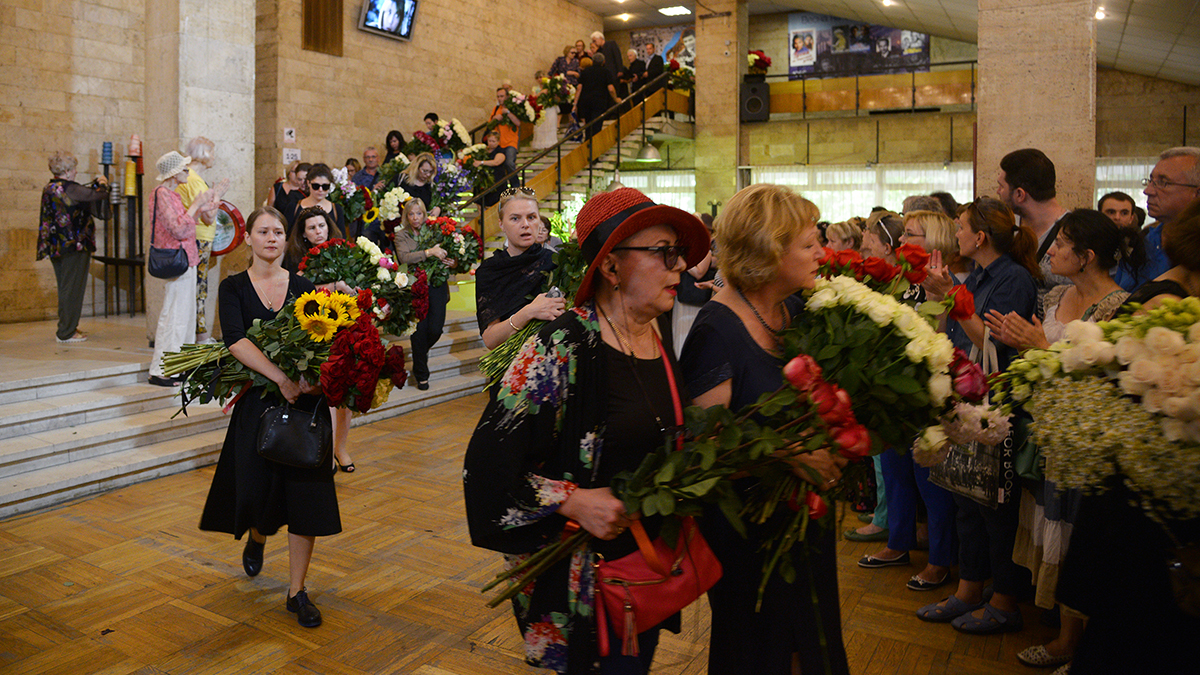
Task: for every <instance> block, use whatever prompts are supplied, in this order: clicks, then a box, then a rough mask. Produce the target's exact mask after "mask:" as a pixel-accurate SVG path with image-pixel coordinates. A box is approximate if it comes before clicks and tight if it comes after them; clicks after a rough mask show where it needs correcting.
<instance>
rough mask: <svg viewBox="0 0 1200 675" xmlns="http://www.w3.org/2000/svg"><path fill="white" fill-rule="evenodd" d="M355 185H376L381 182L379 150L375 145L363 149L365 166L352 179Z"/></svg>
mask: <svg viewBox="0 0 1200 675" xmlns="http://www.w3.org/2000/svg"><path fill="white" fill-rule="evenodd" d="M350 180H351V181H352V182H353V183H354V184H355V185H361V186H363V187H365V188H371V187H374V186H375V184H376V183H378V182H380V181H381V179H380V177H379V151H378V150H376V149H375V146H371V147H369V148H367V149H366V150H363V168H362V170H361V171H359V172H358V173H356V174H354V177H353V178H351V179H350Z"/></svg>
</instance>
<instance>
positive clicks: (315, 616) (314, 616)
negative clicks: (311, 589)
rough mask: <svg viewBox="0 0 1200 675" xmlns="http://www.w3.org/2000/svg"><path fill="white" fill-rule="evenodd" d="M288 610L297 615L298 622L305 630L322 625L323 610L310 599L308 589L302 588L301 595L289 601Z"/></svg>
mask: <svg viewBox="0 0 1200 675" xmlns="http://www.w3.org/2000/svg"><path fill="white" fill-rule="evenodd" d="M287 610H288V611H289V612H292V613H293V614H295V615H296V620H297V621H298V622H300V625H301V626H304V627H305V628H316V627H317V626H320V625H321V610H319V609H317V606H316V605H314V604H312V600H309V599H308V589H307V588H301V589H300V592H299V593H297V594H296V595H294V596H292V597H290V598H288V599H287Z"/></svg>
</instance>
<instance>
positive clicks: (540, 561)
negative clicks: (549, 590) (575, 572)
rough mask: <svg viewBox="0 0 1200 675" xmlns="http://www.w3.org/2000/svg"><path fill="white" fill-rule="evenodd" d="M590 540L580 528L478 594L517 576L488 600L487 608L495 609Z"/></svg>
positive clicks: (539, 551)
mask: <svg viewBox="0 0 1200 675" xmlns="http://www.w3.org/2000/svg"><path fill="white" fill-rule="evenodd" d="M591 538H592V534H591V533H590V532H588V531H587V530H584V529H582V528H581V529H580V530H579V531H578V532H576V533H575V534H572V535H571V536H570V537H567V538H566V539H564V540H563V541H560V542H558V543H557V544H552V545H550V546H547V547H545V548H542V549H540V550H538V551H536V552H535V553H534V554H533V555H531V556H529V557H528V558H527V559H525V560H524V561H522V562H521V564H520V565H517V566H516V567H513V568H512V569H509V570H505V571H504V572H501V573H500V574H498V575H497V578H496V579H494V580H493V581H492V582H491V583H489V584H488V585H487V586H484V587H483V589H481V590H480V592H481V593H486V592H487V591H489V590H491V589H493V588H495V587H496V586H497V585H499V584H500V583H501V582H503V581H504V580H506V579H516V578H517V577H518V576H519V577H520V578H519V579H518V580H517V581H515V582H513V583H512V584H510V585H509V586H508V587H507V588H505V589H504V590H503V591H502V592H500V593H499V594H498V595H496V597H494V598H492V599H491V600H489V601H488V603H487V606H488V607H496V606H498V605H499V604H500V603H502V602H504V601H505V600H509V599H512V598H513V597H515V596H516V595H517V594H518V593H520V592H521V591H522V590H523V589H524V588H525V587H526V586H528V585H529V584H530V583H531V582H533V580H534V579H537V578H538V577H539V576H541V574H542V573H543V572H545V571H546V570H548V569H550V567H552V566H553V565H554V564H555V563H557V562H559V561H560V560H562V559H564V558H566V557H567V556H570V555H571V554H572V553H574V552H575V551H576V549H579V548H581V547H582V546H583V545H584V544H585V543H587V541H588V540H590V539H591Z"/></svg>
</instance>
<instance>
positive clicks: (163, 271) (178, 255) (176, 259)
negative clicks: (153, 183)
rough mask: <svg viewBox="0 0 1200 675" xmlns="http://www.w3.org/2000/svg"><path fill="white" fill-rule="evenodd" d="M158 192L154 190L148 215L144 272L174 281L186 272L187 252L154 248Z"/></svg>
mask: <svg viewBox="0 0 1200 675" xmlns="http://www.w3.org/2000/svg"><path fill="white" fill-rule="evenodd" d="M157 221H158V190H157V189H155V190H154V208H153V210H152V211H151V215H150V255H148V256H147V257H146V271H147V272H149V273H150V276H152V277H154V278H156V279H174V278H176V277H179V276H182V275H183V273H184V272H186V271H187V270H188V257H187V251H185V250H183V247H182V246H180V247H179V248H155V247H154V231H155V230H156V229H158V222H157Z"/></svg>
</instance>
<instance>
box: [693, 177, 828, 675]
mask: <svg viewBox="0 0 1200 675" xmlns="http://www.w3.org/2000/svg"><path fill="white" fill-rule="evenodd" d="M819 218H820V211H819V210H818V209H817V207H816V206H815V205H814V204H813V203H812V202H810V201H808V200H807V199H805V198H803V197H801V196H800V195H798V194H796V193H794V192H792V191H791V190H790V189H788V188H786V187H783V186H779V185H765V184H763V185H752V186H750V187H748V188H745V189H744V190H742V191H740V192H738V193H737V194H736V195H734V196H733V198H732V199H730V200H729V203H728V204H727V205H726V206H725V210H724V211H722V212H721V214H720V215H719V216H717V219H716V222H715V223H714V232H715V234H716V240H717V251H718V253H719V254H720V257H721V263H720V266H721V274H722V275H724V277H725V284H726V285H725V287H724V288H722V289H720V290H719V291H717V293H716V295H715V296H714V297H713V299H712V300H711V301H710V302H709V303H708V304H706V305H705V306H704V308H703V309H701V310H700V314H699V315H698V316H697V317H696V321H695V323H694V324H693V325H692V330H691V333H689V334H688V339H687V343H686V344H685V345H684V347H683V356H682V357H681V358H680V362H679V364H680V368H681V370H682V371H683V376H684V379H685V380H686V382H687V389H688V391H690V392H691V393H692V396H693V397H694V401H695V403H696V404H697V405H699V406H701V407H710V406H714V405H722V406H726V407H727V408H729V409H730V410H739V409H741V408H742V407H744V406H746V405H747V404H750V403H753V402H755V401H756V400H757V399H758V397H759V395H761V394H763V393H766V392H770V391H774V390H776V389H778V388H779V386H780V385H781V383H782V381H783V379H782V378H783V376H782V368H783V345H782V344H781V342H780V335H779V333H780V331H782V330H783V329H784V328H786V327H787V326H788V325H789V324H790V323H791V319H792V317H793V316H795V315H796V313H797V312H799V311H801V309H802V307H803V301H802V300H800V299H798V298H797V297H796V295H795V294H796V293H797V292H798V291H801V290H804V289H809V288H813V287H814V286H815V285H816V279H817V269H818V267H819V264H818V260H819V259H820V258H821V256H822V248H821V245H820V243H819V236H818V230H817V220H818V219H819ZM796 461H797V463H798V465H797V468H796V475H797V476H798V477H799V478H800V479H802V480H806V481H809V482H812V483H815V484H818V485H819V486H820V487H824V488H829V487H832V486H833V485H836V484H837V482H838V481H839V480H840V479H841V467H842V466H844V465H845V463H846V461H845V460H844V459H842V458H841V457H839V456H838V455H837V454H836V453H830V452H828V451H827V450H818V451H816V452H814V453H811V454H808V455H803V456H802V457H801V458H798V459H797V460H796ZM801 465H803V466H801ZM814 476H819V477H820V478H819V479H817V478H814ZM754 487H755V479H754V478H747V479H745V480H744V481H743V482H739V483H738V489H740V490H753V489H754ZM777 515H780V516H782V514H777ZM701 523H702V524H701V527H702V528H703V530H704V536H705V538H706V539H707V540H708V542H709V544H710V545H711V546H712V549H713V552H714V553H716V555H717V557H718V558H719V559H720V561H721V566H722V567H723V569H724V576H723V577H722V578H721V580H720V581H718V582H717V585H716V586H714V587H713V588H712V590H710V591H709V592H708V600H709V605H710V607H711V608H712V629H711V638H710V640H711V641H710V643H709V659H708V672H709V673H710V674H712V675H735V674H741V673H756V674H759V675H791V673H792V672H793V670H792V668H793V663H799V665H800V668H801V672H804V673H821V672H827V673H833V674H834V675H847V674H848V672H849V668H848V666H847V663H846V650H845V647H844V646H843V644H842V637H841V635H842V629H841V616H840V611H839V601H838V589H837V558H836V553H837V552H836V541H835V539H834V530H833V527H832V526H831V525H827V526H824V527H818V526H817V524H816V523H814V524H813V526H811V527H809V529H808V534H807V536H806V538H805V542H804V544H803V545H800V546H796V547H795V548H793V549H792V553H791V554H790V555H791V565H792V566H793V568H794V569H795V570H796V578H795V583H787V582H786V581H784V580H783V578H782V577H781V576H780V575H779V573H778V572H775V573H773V574H772V576H771V578H770V579H769V580H768V581H767V587H766V592H765V593H764V594H763V603H762V608H761V611H756V608H755V601H756V598H757V595H758V594H757V589H758V584H759V580H760V577H761V575H762V569H763V562H764V561H763V552H762V550H763V549H762V547H761V546H760V544H761V543H762V542H761V536H762V535H761V533H760V531H759V530H757V529H752V530H751V531H750V536H749V540H747V539H745V538H743V537H742V536H741V535H740V534H738V532H737V531H736V530H735V529H734V528H733V526H731V525H730V524H729V522H728V521H727V520H726V519H725V517H724V516H723V515H722V514H721V512H720V511H719V510H713V511H712V512H710V513H706V514H705V517H704V518H703V519H702V520H701ZM814 595H815V597H816V598H817V602H816V606H814V601H813V598H814ZM814 613H815V614H816V615H817V617H816V618H817V619H818V620H819V622H820V625H821V627H822V628H820V629H818V624H817V621H814ZM822 631H823V632H824V638H825V645H822V644H821V642H822V640H821V633H822Z"/></svg>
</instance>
